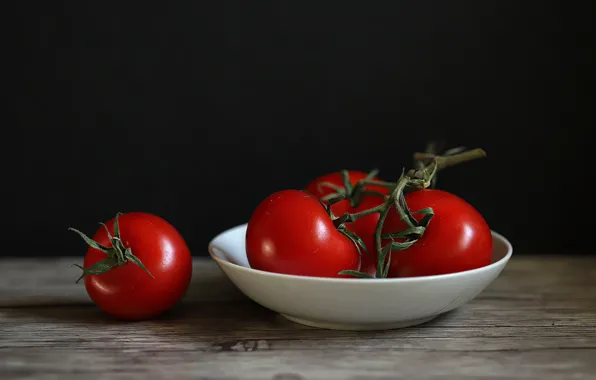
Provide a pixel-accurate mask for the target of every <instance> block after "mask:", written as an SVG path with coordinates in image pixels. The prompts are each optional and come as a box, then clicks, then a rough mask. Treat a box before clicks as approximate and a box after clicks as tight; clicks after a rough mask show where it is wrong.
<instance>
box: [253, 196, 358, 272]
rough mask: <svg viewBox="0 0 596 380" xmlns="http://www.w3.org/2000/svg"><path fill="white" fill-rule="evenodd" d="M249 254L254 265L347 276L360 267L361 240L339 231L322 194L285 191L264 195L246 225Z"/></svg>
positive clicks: (260, 267)
mask: <svg viewBox="0 0 596 380" xmlns="http://www.w3.org/2000/svg"><path fill="white" fill-rule="evenodd" d="M246 255H247V258H248V262H249V264H250V266H251V267H252V268H254V269H259V270H264V271H269V272H276V273H284V274H293V275H302V276H314V277H348V276H344V275H339V274H338V273H339V272H340V271H342V270H358V269H359V268H360V254H359V252H358V248H357V247H356V244H354V242H352V240H351V239H350V238H348V237H347V236H345V235H344V234H342V233H341V232H339V231H338V230H337V229H336V228H335V226H334V225H333V221H332V220H331V218H330V217H329V215H328V214H327V211H326V210H325V208H324V207H323V205H322V204H321V203H320V202H319V200H318V199H317V198H315V197H314V196H313V195H311V194H308V193H306V192H303V191H299V190H282V191H279V192H276V193H274V194H272V195H270V196H269V197H267V198H266V199H265V200H263V201H262V202H261V203H260V204H259V206H258V207H257V208H256V210H255V211H254V212H253V214H252V216H251V218H250V220H249V222H248V226H247V230H246Z"/></svg>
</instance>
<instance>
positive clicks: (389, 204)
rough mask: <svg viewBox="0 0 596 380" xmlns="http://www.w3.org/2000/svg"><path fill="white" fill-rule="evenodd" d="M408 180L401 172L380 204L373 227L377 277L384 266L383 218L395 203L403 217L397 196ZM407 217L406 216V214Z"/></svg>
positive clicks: (399, 195) (403, 212)
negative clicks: (388, 194) (392, 188)
mask: <svg viewBox="0 0 596 380" xmlns="http://www.w3.org/2000/svg"><path fill="white" fill-rule="evenodd" d="M409 181H410V178H409V177H408V176H405V175H403V174H402V176H401V177H399V180H398V181H397V185H396V186H395V189H394V190H393V192H392V193H391V196H389V198H388V199H387V201H386V202H385V203H383V204H382V205H381V206H382V210H381V214H380V215H379V221H378V222H377V226H376V228H375V243H376V248H377V255H378V256H377V274H376V275H377V277H379V278H380V277H382V273H383V268H384V267H385V257H384V255H383V254H382V251H383V246H382V240H381V234H382V232H383V224H384V223H385V219H386V218H387V214H389V211H390V210H391V207H392V206H393V205H394V204H395V205H396V206H398V212H399V214H400V217H402V218H403V215H405V211H404V210H403V208H401V210H400V208H399V207H400V206H399V198H400V197H401V193H402V192H403V191H404V189H405V187H406V186H407V185H408V183H409ZM406 219H407V216H406ZM408 223H409V224H411V223H410V221H409V220H408Z"/></svg>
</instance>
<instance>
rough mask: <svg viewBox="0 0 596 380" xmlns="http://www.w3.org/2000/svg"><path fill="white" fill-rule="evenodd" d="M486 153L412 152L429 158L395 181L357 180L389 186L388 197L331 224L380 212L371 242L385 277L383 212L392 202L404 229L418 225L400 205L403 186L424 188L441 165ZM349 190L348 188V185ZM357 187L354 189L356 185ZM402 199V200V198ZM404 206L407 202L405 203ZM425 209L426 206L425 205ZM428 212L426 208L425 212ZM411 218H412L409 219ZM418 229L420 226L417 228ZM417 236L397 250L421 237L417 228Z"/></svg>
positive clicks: (378, 272)
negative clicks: (373, 243) (445, 154)
mask: <svg viewBox="0 0 596 380" xmlns="http://www.w3.org/2000/svg"><path fill="white" fill-rule="evenodd" d="M485 156H486V152H485V151H484V150H482V149H473V150H470V151H466V152H463V153H458V154H453V155H450V156H436V155H432V154H427V153H416V154H415V155H414V158H415V160H428V159H431V160H432V161H431V162H430V163H429V164H428V165H426V166H424V167H422V168H419V169H412V170H410V171H408V173H407V174H404V173H403V172H402V175H401V176H400V178H399V180H398V181H397V183H391V182H385V181H375V180H370V179H363V180H360V181H358V183H357V185H356V186H358V187H360V188H364V186H366V185H377V186H384V187H387V188H391V189H392V191H391V195H390V196H389V197H387V199H386V200H385V202H383V204H381V205H379V206H376V207H373V208H370V209H368V210H364V211H361V212H358V213H354V214H349V213H346V214H344V215H342V216H341V217H339V218H336V219H335V220H334V224H335V226H336V227H340V226H341V225H342V224H343V223H345V222H354V221H356V220H358V219H360V218H362V217H365V216H367V215H371V214H374V213H377V212H378V213H380V215H379V221H378V222H377V225H376V227H375V244H376V249H377V255H378V257H377V270H376V277H377V278H383V277H386V274H387V273H386V271H384V268H385V267H386V264H385V259H386V256H388V257H390V255H391V249H388V247H385V249H383V247H382V243H383V242H382V237H381V236H382V232H383V225H384V223H385V219H386V218H387V215H388V214H389V211H390V210H391V207H393V206H395V208H396V210H397V213H398V214H399V217H400V218H401V220H403V221H404V223H406V225H407V226H408V227H407V229H414V228H417V227H420V225H417V226H415V225H414V223H416V222H417V221H416V220H414V219H413V217H411V213H410V211H409V210H406V208H404V205H402V204H401V203H400V200H401V198H402V195H403V192H404V190H405V189H406V188H407V189H413V190H419V189H424V188H427V187H428V186H430V184H431V181H432V179H433V177H434V176H435V175H436V173H437V172H438V171H439V170H441V169H445V168H448V167H451V166H454V165H457V164H460V163H463V162H466V161H471V160H475V159H478V158H482V157H485ZM344 180H346V176H345V175H344ZM350 190H352V189H350ZM356 190H358V189H356ZM358 192H359V191H356V193H358ZM404 202H405V201H404ZM405 206H406V207H407V205H405ZM425 210H426V209H425ZM427 211H430V215H431V217H432V215H433V214H432V209H430V208H428V210H427ZM427 214H428V212H427ZM411 218H412V219H411ZM429 221H430V219H428V220H427V222H426V223H423V224H424V226H423V227H424V228H426V226H427V224H428V222H429ZM417 224H419V223H417ZM419 229H420V228H419ZM418 234H419V236H418V237H417V238H416V239H415V240H410V241H408V242H406V243H407V244H406V243H402V244H401V245H402V246H403V247H402V248H396V249H398V250H403V249H407V247H409V246H410V245H412V244H413V243H415V242H416V241H417V240H418V239H419V238H420V237H422V235H423V234H424V232H419V233H418ZM390 244H391V247H392V248H393V247H394V244H398V243H395V242H394V243H390ZM386 251H388V254H387V255H386V254H385V253H386Z"/></svg>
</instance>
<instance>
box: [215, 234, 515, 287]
mask: <svg viewBox="0 0 596 380" xmlns="http://www.w3.org/2000/svg"><path fill="white" fill-rule="evenodd" d="M247 225H248V223H243V224H239V225H237V226H235V227H232V228H228V229H226V230H224V231H222V232H220V233H219V234H217V235H216V236H215V237H214V238H213V239H211V241H210V242H209V244H208V246H207V251H208V252H209V255H210V256H211V258H212V259H213V260H215V261H216V262H217V264H219V265H225V266H228V267H230V268H233V269H234V270H240V271H244V272H245V273H252V274H258V275H262V276H265V277H275V278H278V279H294V280H298V281H316V282H329V283H338V284H379V283H382V284H388V283H390V284H395V283H406V282H408V283H409V282H422V281H428V280H441V279H450V278H457V277H465V276H468V275H472V274H478V273H481V272H486V271H490V270H491V269H494V268H497V267H499V266H502V265H505V264H506V263H507V262H508V261H509V259H510V258H511V256H512V255H513V245H512V244H511V242H510V241H509V240H508V239H507V238H506V237H505V236H503V235H501V234H500V233H498V232H496V231H494V230H491V234H492V236H493V239H494V238H496V239H498V240H500V241H501V242H502V243H504V244H505V247H506V248H507V253H506V254H505V256H503V257H502V258H501V259H500V260H497V261H495V262H494V263H491V264H489V265H485V266H483V267H480V268H476V269H469V270H465V271H461V272H455V273H447V274H436V275H431V276H415V277H398V278H359V277H354V278H334V277H315V276H303V275H296V274H285V273H276V272H268V271H264V270H260V269H254V268H249V267H245V266H242V265H239V264H235V263H232V262H230V261H227V260H224V259H222V258H220V257H217V255H216V254H215V253H214V252H213V247H214V245H213V242H214V241H215V240H217V239H218V238H219V237H220V236H222V235H224V234H226V233H229V232H230V231H232V230H236V229H241V228H242V227H245V226H247Z"/></svg>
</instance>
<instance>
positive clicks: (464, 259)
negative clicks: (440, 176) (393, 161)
mask: <svg viewBox="0 0 596 380" xmlns="http://www.w3.org/2000/svg"><path fill="white" fill-rule="evenodd" d="M404 198H405V200H406V204H407V205H408V208H409V209H410V210H411V212H412V213H413V212H415V211H418V210H422V209H423V208H427V207H431V208H432V209H433V211H434V214H435V215H434V217H433V218H432V220H431V221H430V224H429V225H428V227H427V228H426V230H425V232H424V234H423V236H422V237H421V238H420V239H419V240H418V241H417V242H416V243H414V244H413V245H412V246H411V247H409V248H407V249H405V250H402V251H393V252H392V253H391V264H390V268H389V275H388V277H414V276H430V275H438V274H447V273H455V272H461V271H465V270H470V269H475V268H480V267H483V266H486V265H489V264H490V263H491V260H492V253H493V242H492V234H491V230H490V228H489V226H488V224H487V223H486V221H485V220H484V218H483V217H482V215H480V213H479V212H478V211H477V210H476V209H475V208H474V207H473V206H472V205H470V204H469V203H467V202H466V201H464V200H463V199H461V198H460V197H458V196H456V195H453V194H451V193H448V192H446V191H442V190H434V189H426V190H419V191H414V192H412V193H409V194H407V195H406V196H405V197H404ZM413 216H414V218H415V219H416V220H418V221H420V219H422V217H423V216H422V215H419V214H413ZM406 228H407V226H406V224H405V223H404V222H403V221H402V220H401V218H400V217H399V214H398V212H397V211H396V210H395V208H391V210H390V211H389V213H388V214H387V218H386V220H385V223H384V224H383V233H392V232H399V231H402V230H404V229H406ZM387 243H389V241H387V240H384V241H383V244H384V245H385V244H387Z"/></svg>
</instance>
